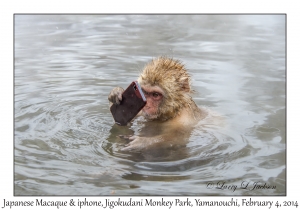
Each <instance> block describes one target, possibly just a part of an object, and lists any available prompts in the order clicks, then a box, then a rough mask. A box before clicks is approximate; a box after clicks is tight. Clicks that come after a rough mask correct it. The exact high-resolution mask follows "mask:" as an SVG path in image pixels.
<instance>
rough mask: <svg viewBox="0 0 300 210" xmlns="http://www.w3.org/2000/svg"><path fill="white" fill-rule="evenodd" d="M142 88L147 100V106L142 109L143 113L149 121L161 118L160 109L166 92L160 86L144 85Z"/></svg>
mask: <svg viewBox="0 0 300 210" xmlns="http://www.w3.org/2000/svg"><path fill="white" fill-rule="evenodd" d="M141 87H142V90H143V92H144V95H145V96H146V99H147V104H146V106H144V108H143V109H142V113H143V115H144V117H145V118H147V119H157V118H158V117H159V107H160V106H161V103H162V101H163V97H164V92H163V90H162V89H161V88H160V87H158V86H149V85H142V86H141Z"/></svg>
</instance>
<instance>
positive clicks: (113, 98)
mask: <svg viewBox="0 0 300 210" xmlns="http://www.w3.org/2000/svg"><path fill="white" fill-rule="evenodd" d="M123 92H124V89H123V88H121V87H115V88H114V89H112V91H111V92H110V94H109V95H108V100H109V102H110V103H112V104H118V105H119V104H120V102H121V101H122V93H123Z"/></svg>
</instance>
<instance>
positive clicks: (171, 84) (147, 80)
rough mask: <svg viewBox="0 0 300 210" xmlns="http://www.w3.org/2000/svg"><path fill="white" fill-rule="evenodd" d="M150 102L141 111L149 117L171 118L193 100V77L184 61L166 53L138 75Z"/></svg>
mask: <svg viewBox="0 0 300 210" xmlns="http://www.w3.org/2000/svg"><path fill="white" fill-rule="evenodd" d="M138 82H139V84H140V85H141V87H142V89H143V92H144V94H145V96H146V98H147V104H146V106H145V107H144V108H143V110H142V112H143V114H144V116H145V117H146V118H148V119H158V120H168V119H170V118H173V117H175V116H176V115H178V114H179V113H180V110H181V109H182V108H184V107H187V106H189V105H190V104H191V103H192V99H191V97H190V93H191V92H192V90H191V86H190V83H191V79H190V76H189V74H188V73H187V71H186V69H185V67H184V65H183V64H182V63H181V62H180V61H178V60H174V59H171V58H167V57H158V58H156V59H154V60H152V62H150V63H148V64H147V65H146V66H145V67H144V69H143V72H142V73H141V75H140V77H139V78H138Z"/></svg>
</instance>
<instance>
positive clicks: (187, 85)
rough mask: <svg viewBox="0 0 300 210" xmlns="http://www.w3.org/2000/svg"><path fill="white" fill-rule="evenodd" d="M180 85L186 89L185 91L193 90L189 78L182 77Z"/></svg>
mask: <svg viewBox="0 0 300 210" xmlns="http://www.w3.org/2000/svg"><path fill="white" fill-rule="evenodd" d="M180 86H181V89H182V90H183V91H184V92H187V93H188V92H190V91H191V86H190V81H189V78H182V79H181V80H180Z"/></svg>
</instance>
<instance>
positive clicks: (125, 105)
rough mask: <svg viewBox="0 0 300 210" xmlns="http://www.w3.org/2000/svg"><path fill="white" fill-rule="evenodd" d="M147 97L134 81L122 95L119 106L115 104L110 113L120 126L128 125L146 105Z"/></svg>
mask: <svg viewBox="0 0 300 210" xmlns="http://www.w3.org/2000/svg"><path fill="white" fill-rule="evenodd" d="M146 103H147V100H146V97H145V95H144V93H143V91H142V89H141V87H140V85H139V83H138V82H137V81H133V82H132V83H131V84H130V85H129V86H128V88H127V89H126V90H125V91H124V92H123V94H122V101H121V102H120V104H119V105H117V104H113V105H112V106H111V107H110V112H111V113H112V115H113V118H114V120H115V122H116V124H118V125H127V123H128V122H130V121H131V120H132V119H133V118H134V117H135V116H136V115H137V114H138V113H139V111H141V109H142V108H143V107H144V106H145V105H146Z"/></svg>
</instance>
